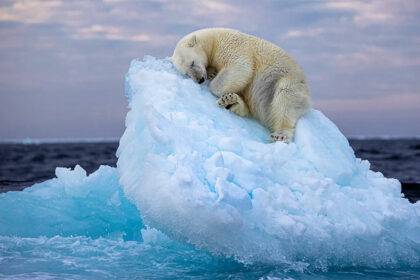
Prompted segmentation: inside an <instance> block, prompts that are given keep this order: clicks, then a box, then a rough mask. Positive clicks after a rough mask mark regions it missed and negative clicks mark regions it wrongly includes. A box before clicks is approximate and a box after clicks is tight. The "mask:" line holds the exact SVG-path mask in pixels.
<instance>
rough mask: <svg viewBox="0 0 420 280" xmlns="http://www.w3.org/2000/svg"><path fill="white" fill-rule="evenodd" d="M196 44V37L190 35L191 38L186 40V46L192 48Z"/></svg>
mask: <svg viewBox="0 0 420 280" xmlns="http://www.w3.org/2000/svg"><path fill="white" fill-rule="evenodd" d="M195 44H197V36H195V35H192V36H191V38H190V39H189V40H188V43H187V46H188V47H190V48H192V47H194V46H195Z"/></svg>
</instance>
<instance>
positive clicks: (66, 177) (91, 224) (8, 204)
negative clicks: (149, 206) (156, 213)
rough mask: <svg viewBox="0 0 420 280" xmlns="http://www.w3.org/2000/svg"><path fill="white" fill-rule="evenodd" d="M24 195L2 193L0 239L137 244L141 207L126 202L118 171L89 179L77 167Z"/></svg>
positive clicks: (110, 170) (102, 172) (103, 168)
mask: <svg viewBox="0 0 420 280" xmlns="http://www.w3.org/2000/svg"><path fill="white" fill-rule="evenodd" d="M55 173H56V176H57V178H55V179H51V180H48V181H45V182H43V183H39V184H35V185H33V186H32V187H31V188H26V189H25V190H23V191H21V192H7V193H2V194H0V207H1V210H0V236H19V237H38V236H46V237H53V236H56V235H60V236H86V237H91V238H98V237H110V238H121V239H124V240H139V239H140V229H141V228H142V227H143V224H142V221H141V218H140V213H139V212H138V210H137V208H136V207H135V206H134V205H133V204H132V203H130V202H129V201H128V200H127V198H126V197H125V195H124V193H123V191H122V189H121V187H120V185H119V183H118V175H117V171H116V169H115V168H112V167H109V166H101V167H100V168H99V169H98V170H97V171H95V172H94V173H93V174H91V175H90V176H87V175H86V171H85V170H84V169H83V168H82V167H80V166H76V167H75V168H74V170H71V169H69V168H56V171H55Z"/></svg>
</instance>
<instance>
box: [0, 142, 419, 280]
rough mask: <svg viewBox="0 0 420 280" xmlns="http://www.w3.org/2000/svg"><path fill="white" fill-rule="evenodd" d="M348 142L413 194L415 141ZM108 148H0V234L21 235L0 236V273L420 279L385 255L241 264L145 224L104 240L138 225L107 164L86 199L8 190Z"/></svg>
mask: <svg viewBox="0 0 420 280" xmlns="http://www.w3.org/2000/svg"><path fill="white" fill-rule="evenodd" d="M350 143H351V146H352V147H353V149H354V150H355V153H356V155H357V157H359V158H362V159H367V160H369V162H370V163H371V168H372V169H373V170H375V171H380V172H382V173H383V174H384V175H385V176H386V177H393V178H397V179H398V180H400V181H401V182H402V192H403V194H404V196H405V197H406V198H407V199H409V200H410V201H411V202H415V201H417V200H419V199H420V184H419V183H420V169H419V167H420V164H419V163H420V140H415V139H414V140H413V139H398V140H396V139H395V140H380V139H377V140H350ZM117 147H118V142H98V143H92V142H91V143H48V144H47V143H45V144H16V143H9V144H1V145H0V192H2V193H3V194H0V199H2V200H1V202H2V204H1V205H2V207H3V208H2V209H0V211H1V212H0V227H1V226H2V222H4V223H3V225H4V224H8V225H9V226H10V227H15V228H10V229H7V228H3V229H2V228H0V230H1V231H2V232H7V231H8V230H10V231H12V232H20V233H21V235H19V236H13V235H9V234H0V279H267V280H268V279H270V280H271V279H419V278H420V271H419V269H418V264H417V265H416V264H411V266H399V265H396V266H395V262H396V260H392V259H390V260H389V264H387V263H388V261H384V263H383V264H382V265H378V266H374V267H365V266H357V265H354V266H351V267H346V266H344V267H341V266H340V265H339V264H337V262H336V261H335V260H329V261H331V263H336V265H333V266H329V267H328V268H327V269H323V268H322V267H321V268H319V269H318V268H316V269H310V270H307V269H306V267H305V265H304V263H302V265H301V266H300V265H299V263H294V264H292V265H288V264H282V265H275V264H267V263H253V264H244V263H241V262H237V261H235V260H233V259H230V258H224V257H223V256H214V255H211V254H209V253H208V252H206V251H205V250H200V249H197V248H194V247H192V246H190V245H187V244H186V243H182V242H178V241H176V240H173V239H170V238H168V237H167V236H165V235H164V234H162V233H160V232H158V231H156V230H154V229H152V228H147V227H146V228H143V229H142V230H141V236H142V237H141V238H138V237H136V236H138V234H136V233H133V235H132V236H129V237H127V236H125V237H122V236H118V235H108V236H107V235H106V234H104V233H106V231H108V230H109V231H112V232H117V231H118V230H121V231H125V232H128V231H129V230H130V229H131V230H132V231H134V229H136V230H139V228H140V227H142V220H141V217H140V216H139V214H138V210H137V209H136V208H135V207H134V205H133V204H131V203H130V202H129V201H128V200H127V199H126V198H125V197H124V195H123V194H122V192H121V190H120V189H116V188H118V187H117V186H118V182H117V179H116V176H115V170H114V169H112V168H105V169H101V170H102V171H101V170H99V171H101V172H102V173H100V174H99V175H98V176H97V177H96V179H95V180H99V181H98V182H97V183H95V184H94V185H96V186H95V189H93V190H92V193H91V194H90V195H88V196H87V195H86V194H85V193H83V191H82V190H83V188H82V187H83V185H82V186H81V188H80V189H70V191H72V192H73V193H71V196H70V197H67V196H66V195H65V194H63V193H61V192H60V188H55V187H54V184H60V182H56V183H54V182H50V183H48V184H47V185H45V186H40V185H38V191H37V192H36V193H31V192H27V193H25V192H26V191H24V192H13V193H11V192H10V191H20V190H23V189H25V188H26V187H30V186H31V185H33V184H35V183H39V182H43V181H46V180H48V179H51V178H54V177H55V168H56V167H58V166H60V167H72V168H73V167H74V166H75V165H76V164H78V165H80V166H82V167H83V168H84V169H85V170H86V171H87V173H89V174H90V173H92V172H94V171H96V170H97V169H98V167H99V166H100V165H108V166H115V165H116V161H117V159H116V156H115V152H116V150H117ZM62 176H66V175H65V174H64V175H62ZM101 178H102V179H101ZM108 185H109V186H108ZM112 186H114V187H112ZM64 187H66V186H64ZM108 187H109V189H108ZM27 190H30V189H27ZM45 190H46V191H48V192H45ZM51 190H54V192H50V191H51ZM80 191H81V193H79V192H80ZM5 192H8V193H7V194H8V195H7V196H6V193H5ZM19 193H22V194H24V195H22V196H19ZM2 195H3V196H2ZM45 197H49V198H48V199H45ZM109 197H111V199H109ZM372 199H374V198H372ZM42 204H45V205H42ZM21 205H25V207H26V209H22V207H21ZM117 209H125V210H124V211H118V210H117ZM79 215H80V216H79ZM37 232H40V233H41V234H35V233H37ZM34 234H35V235H34ZM356 243H357V242H356ZM355 252H357V251H356V249H355ZM322 255H323V254H322V253H320V256H322ZM327 255H328V254H327ZM356 255H357V254H356ZM374 257H375V259H377V258H378V257H377V256H374ZM379 259H380V258H379ZM414 259H415V258H414Z"/></svg>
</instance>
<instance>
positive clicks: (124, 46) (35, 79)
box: [0, 0, 420, 140]
mask: <svg viewBox="0 0 420 280" xmlns="http://www.w3.org/2000/svg"><path fill="white" fill-rule="evenodd" d="M419 26H420V1H417V0H412V1H410V0H398V1H391V0H381V1H363V2H359V1H294V0H290V1H286V0H285V1H255V0H246V1H214V0H206V1H186V0H185V1H184V0H181V1H171V0H159V1H124V0H102V1H93V0H92V1H83V0H82V1H77V0H75V1H66V0H51V1H49V0H29V1H23V0H1V1H0V140H8V139H25V138H34V139H47V138H49V139H80V138H90V139H92V138H115V139H118V138H119V136H120V135H122V133H123V131H124V119H125V115H126V113H127V102H126V100H125V97H124V94H123V93H124V75H125V73H126V72H127V70H128V67H129V64H130V61H131V60H132V59H135V58H142V57H143V56H145V55H152V56H155V57H160V58H164V57H167V56H171V55H172V51H173V48H174V47H175V44H176V42H177V41H178V40H179V39H180V38H181V37H183V36H184V35H185V34H188V33H190V32H192V31H194V30H197V29H200V28H205V27H230V28H235V29H238V30H240V31H243V32H246V33H249V34H253V35H255V36H258V37H261V38H264V39H266V40H269V41H272V42H274V43H275V44H277V45H279V46H280V47H282V48H283V49H284V50H286V51H287V52H288V53H289V54H291V55H292V56H293V57H294V58H295V59H296V60H297V61H298V63H299V64H300V65H301V66H302V67H303V69H304V71H305V73H306V76H307V79H308V81H309V86H310V91H311V95H312V99H313V106H314V107H315V108H316V109H319V110H321V111H323V112H324V114H326V115H327V116H328V117H329V118H331V119H332V120H333V121H334V122H335V123H336V124H337V125H338V127H339V128H340V130H341V131H343V132H344V134H345V135H347V136H349V137H356V136H357V137H360V136H364V137H384V136H385V137H388V136H389V137H413V136H416V137H417V136H420V28H419Z"/></svg>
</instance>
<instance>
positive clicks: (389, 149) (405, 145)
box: [0, 139, 420, 202]
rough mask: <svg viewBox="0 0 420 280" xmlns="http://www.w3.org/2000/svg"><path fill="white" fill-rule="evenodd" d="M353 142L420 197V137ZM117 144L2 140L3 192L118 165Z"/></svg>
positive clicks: (362, 153) (357, 149)
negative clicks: (58, 173) (68, 172)
mask: <svg viewBox="0 0 420 280" xmlns="http://www.w3.org/2000/svg"><path fill="white" fill-rule="evenodd" d="M350 145H351V146H352V147H353V149H354V151H355V153H356V156H357V157H359V158H361V159H367V160H368V161H369V162H370V163H371V166H372V170H374V171H379V172H382V173H383V174H384V175H385V176H386V177H391V178H396V179H398V180H399V181H400V182H401V183H402V191H403V193H404V194H405V196H406V197H407V198H408V199H409V200H410V201H412V202H414V201H417V200H419V199H420V139H393V140H383V139H368V140H366V139H365V140H360V139H351V140H350ZM117 148H118V142H96V143H95V142H81V143H48V144H47V143H45V144H42V143H40V144H17V143H9V144H0V192H7V191H18V190H22V189H24V188H25V187H28V186H31V185H33V184H34V183H39V182H42V181H45V180H48V179H51V178H54V176H55V175H54V174H55V173H54V172H55V168H56V167H72V168H73V167H74V166H75V165H76V164H79V165H80V166H82V167H83V168H84V169H85V170H86V171H87V172H88V173H89V174H90V173H92V172H93V171H95V170H96V169H98V167H99V166H100V165H109V166H113V167H115V166H116V162H117V158H116V156H115V152H116V150H117Z"/></svg>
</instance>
